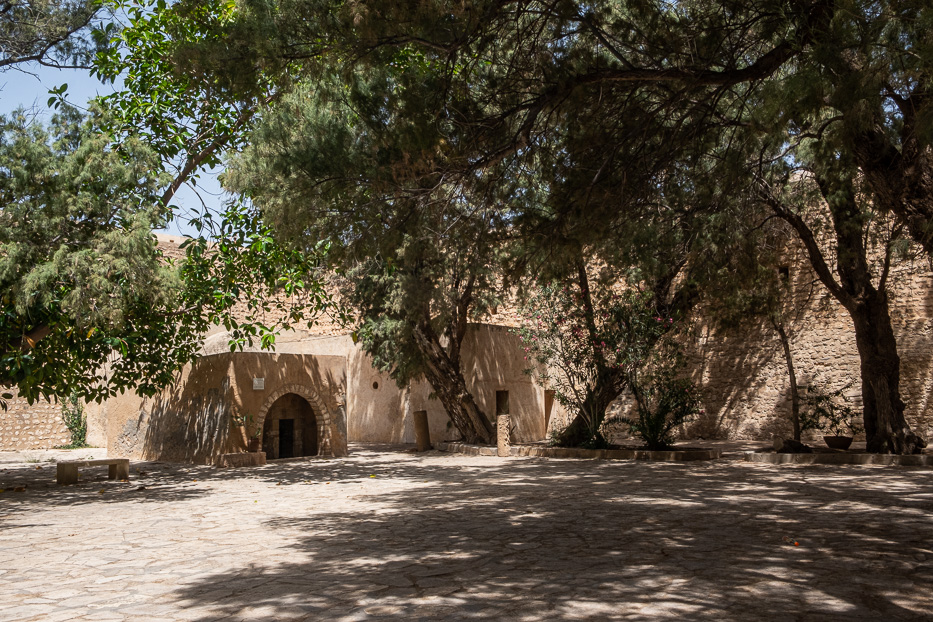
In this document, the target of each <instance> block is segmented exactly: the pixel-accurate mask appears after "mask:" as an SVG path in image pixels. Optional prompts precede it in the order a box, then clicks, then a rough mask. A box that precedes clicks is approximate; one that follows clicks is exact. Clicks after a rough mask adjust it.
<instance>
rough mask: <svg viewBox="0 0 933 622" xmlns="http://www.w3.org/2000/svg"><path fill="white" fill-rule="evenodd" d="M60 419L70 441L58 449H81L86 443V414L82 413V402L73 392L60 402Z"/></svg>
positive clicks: (86, 445)
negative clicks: (66, 429)
mask: <svg viewBox="0 0 933 622" xmlns="http://www.w3.org/2000/svg"><path fill="white" fill-rule="evenodd" d="M62 421H64V422H65V427H66V428H68V433H69V434H70V435H71V442H70V443H68V444H67V445H62V446H61V447H59V448H58V449H81V448H83V447H88V446H89V445H88V444H87V416H85V414H84V404H83V402H82V400H81V399H80V398H79V397H78V396H77V395H75V394H71V395H69V396H68V397H67V399H65V401H64V402H62Z"/></svg>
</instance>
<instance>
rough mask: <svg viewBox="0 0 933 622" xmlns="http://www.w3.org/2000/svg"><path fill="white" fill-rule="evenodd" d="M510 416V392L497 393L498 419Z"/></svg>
mask: <svg viewBox="0 0 933 622" xmlns="http://www.w3.org/2000/svg"><path fill="white" fill-rule="evenodd" d="M507 414H509V392H508V391H496V418H498V417H499V415H507Z"/></svg>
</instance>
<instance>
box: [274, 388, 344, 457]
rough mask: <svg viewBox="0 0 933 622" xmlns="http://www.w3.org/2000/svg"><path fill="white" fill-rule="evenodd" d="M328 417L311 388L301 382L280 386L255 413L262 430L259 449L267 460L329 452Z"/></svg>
mask: <svg viewBox="0 0 933 622" xmlns="http://www.w3.org/2000/svg"><path fill="white" fill-rule="evenodd" d="M332 419H333V417H332V415H331V413H330V411H329V410H328V409H327V407H326V406H325V405H324V403H323V402H322V400H321V398H320V397H319V396H318V394H317V393H316V392H314V391H313V390H311V389H309V388H308V387H306V386H302V385H286V386H283V387H280V388H279V389H277V390H276V391H273V392H272V393H271V394H270V395H269V397H267V398H266V400H265V402H264V403H263V406H262V408H261V409H260V410H259V413H258V415H257V420H258V421H260V422H261V425H262V430H263V432H262V450H263V451H264V452H266V457H267V458H268V459H270V460H275V459H276V458H290V457H300V456H317V455H332V454H333V449H332V439H331V429H330V427H331V424H332ZM282 421H285V422H286V423H285V424H283V423H282ZM289 422H290V423H289ZM283 433H284V436H285V442H284V443H283V442H282V437H283Z"/></svg>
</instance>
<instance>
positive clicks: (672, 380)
mask: <svg viewBox="0 0 933 622" xmlns="http://www.w3.org/2000/svg"><path fill="white" fill-rule="evenodd" d="M677 369H678V366H676V365H674V364H666V365H664V366H663V367H662V368H661V369H659V370H658V371H656V372H655V373H654V374H652V375H650V376H646V377H644V378H637V377H635V375H634V374H632V375H631V376H630V380H629V382H630V387H631V389H632V393H633V395H634V396H635V404H636V409H637V413H638V417H637V418H635V419H633V418H627V417H622V418H621V420H622V421H623V422H625V423H627V424H628V425H629V427H630V429H631V431H632V433H633V434H635V435H636V436H638V437H639V438H641V440H642V441H643V442H644V443H645V446H646V447H647V448H648V449H653V450H659V449H668V448H669V447H671V446H672V445H673V444H674V430H676V429H677V427H678V426H680V425H682V424H684V423H686V422H687V421H689V420H690V419H692V418H693V417H694V416H695V415H697V414H699V413H700V396H699V394H698V392H697V389H696V387H695V386H694V384H693V383H692V382H691V381H690V380H687V379H685V378H678V377H677V376H676V371H677Z"/></svg>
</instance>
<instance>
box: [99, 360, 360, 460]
mask: <svg viewBox="0 0 933 622" xmlns="http://www.w3.org/2000/svg"><path fill="white" fill-rule="evenodd" d="M345 369H346V359H345V357H341V356H326V355H325V356H319V355H307V354H296V353H275V354H271V353H260V352H236V353H230V352H225V353H218V354H208V355H205V356H203V357H201V358H200V359H198V360H197V361H196V362H195V363H194V364H193V365H189V366H187V367H185V369H184V370H182V372H181V373H180V374H179V378H178V380H177V381H176V383H175V384H174V385H173V386H172V387H170V388H168V389H166V390H165V391H163V392H162V393H161V394H160V395H158V396H156V397H154V398H148V399H140V398H139V397H137V396H135V395H124V396H121V397H119V398H115V399H112V400H109V401H108V402H107V408H106V412H105V416H106V421H107V428H108V433H107V436H108V450H109V451H110V452H111V453H112V454H113V455H121V456H127V457H130V458H134V459H147V460H168V461H179V462H198V463H208V462H212V461H213V460H214V459H215V458H216V456H218V455H219V454H222V453H229V452H234V451H242V450H245V444H246V439H245V438H244V436H243V434H242V432H241V431H240V430H239V429H238V428H236V426H235V425H234V423H233V419H232V417H233V415H234V414H243V413H249V414H251V415H253V417H254V425H256V426H260V427H261V426H262V422H263V418H264V416H265V414H266V412H267V411H268V409H269V407H270V406H271V405H272V404H273V403H274V402H275V400H276V399H278V398H279V397H281V396H282V395H286V394H288V393H296V394H298V395H301V396H302V397H304V398H305V399H307V400H308V401H309V403H311V406H312V408H313V409H314V414H315V417H316V418H317V420H318V423H319V426H320V435H319V439H320V445H319V450H320V453H322V454H336V455H342V454H345V453H346V418H345V414H344V407H343V404H342V403H341V401H340V400H341V398H342V396H343V395H344V394H345V392H346V377H345ZM253 378H263V379H264V384H265V386H264V388H263V389H261V390H256V389H253Z"/></svg>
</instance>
